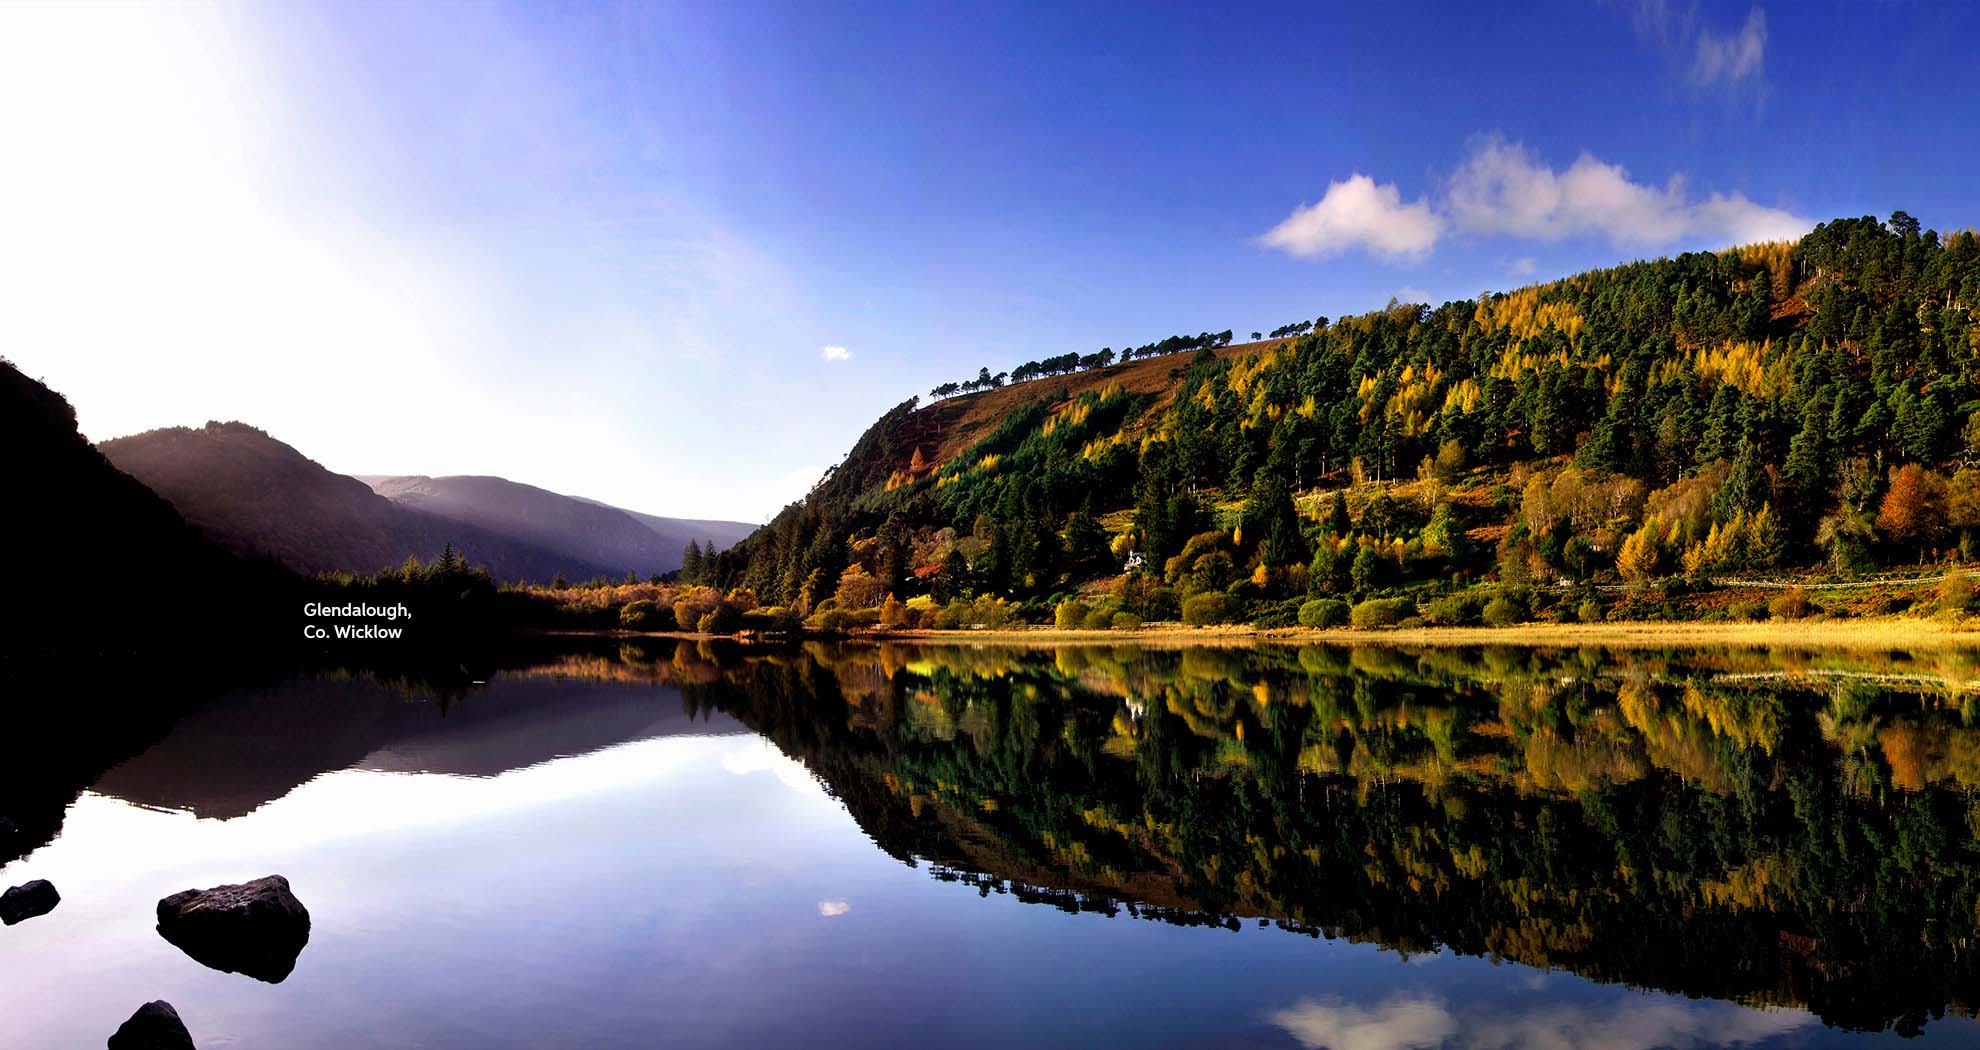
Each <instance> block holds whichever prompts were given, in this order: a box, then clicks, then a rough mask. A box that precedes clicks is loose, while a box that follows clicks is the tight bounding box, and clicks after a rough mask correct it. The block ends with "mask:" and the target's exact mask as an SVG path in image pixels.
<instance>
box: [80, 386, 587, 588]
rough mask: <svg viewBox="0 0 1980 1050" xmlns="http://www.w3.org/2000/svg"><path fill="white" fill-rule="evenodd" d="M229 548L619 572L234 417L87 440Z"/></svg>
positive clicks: (537, 570)
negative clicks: (391, 494) (378, 488)
mask: <svg viewBox="0 0 1980 1050" xmlns="http://www.w3.org/2000/svg"><path fill="white" fill-rule="evenodd" d="M98 447H99V448H100V449H101V451H102V453H103V455H104V456H105V457H107V458H108V459H109V460H110V462H112V463H114V464H116V465H117V467H118V468H119V469H121V470H124V471H126V472H127V473H129V474H130V475H131V476H133V477H135V478H137V479H138V480H139V481H142V482H143V483H144V484H145V485H147V486H149V487H150V488H151V489H152V490H153V491H155V492H157V493H158V494H159V495H161V496H163V497H165V499H167V500H169V501H170V502H171V504H172V506H174V507H176V508H177V509H178V511H179V512H180V513H181V514H183V515H184V516H185V518H186V520H187V521H189V522H191V523H192V524H193V525H194V526H196V527H198V528H199V530H200V531H201V532H203V533H205V534H206V535H207V536H210V537H212V538H213V539H214V540H215V541H217V542H219V543H220V544H222V545H223V546H225V547H227V548H228V549H230V550H233V551H236V552H239V553H243V554H256V555H265V556H268V557H272V558H275V559H277V560H279V561H281V562H282V563H283V564H285V565H288V566H290V567H291V568H294V569H296V570H298V571H301V572H312V573H314V572H353V573H369V572H376V571H378V570H380V569H386V568H392V567H396V566H397V565H399V564H400V563H401V562H403V561H405V560H406V559H407V558H408V557H416V558H419V559H421V560H422V561H427V560H431V559H433V558H434V557H436V556H437V555H438V554H439V553H440V552H441V550H442V549H443V548H444V547H445V546H446V545H447V544H449V543H451V544H453V545H454V547H455V549H456V550H457V551H459V552H460V553H461V554H462V555H463V556H464V557H466V558H467V559H468V560H469V561H470V562H474V563H477V564H482V565H486V566H487V567H488V569H489V571H490V573H492V574H493V575H494V576H495V577H497V578H498V579H506V580H523V579H527V580H548V579H550V578H551V577H553V576H556V575H559V574H563V575H566V576H570V577H574V578H584V577H589V576H594V575H601V574H608V573H609V574H613V575H618V574H622V573H624V572H625V568H623V567H622V568H613V567H612V566H610V565H606V564H603V563H600V562H595V561H591V560H589V559H587V558H584V557H582V556H578V555H574V554H571V553H568V552H564V551H559V550H555V549H550V548H546V547H542V546H539V545H536V544H532V543H530V542H528V541H526V540H523V539H519V538H516V537H512V536H508V535H504V534H502V533H499V532H496V531H493V530H490V529H487V528H483V527H480V526H477V525H473V524H470V523H465V522H460V521H456V520H453V519H450V518H446V517H441V516H438V515H434V514H428V513H424V512H422V511H419V510H416V509H413V508H409V507H402V506H399V505H398V504H395V503H393V502H392V501H390V500H388V499H386V498H385V497H383V496H380V495H378V494H377V493H375V492H373V491H372V490H371V489H370V487H369V486H367V485H365V484H364V483H363V482H361V481H359V480H357V479H356V478H352V477H347V476H345V475H342V474H337V473H334V472H332V471H330V470H327V469H325V468H324V467H323V466H322V465H321V464H318V463H317V462H316V461H314V460H312V459H309V458H308V457H307V456H304V455H303V454H302V453H301V452H298V451H296V450H295V449H294V448H291V447H290V446H288V445H286V444H283V443H282V442H280V441H277V440H276V439H274V438H272V437H270V436H269V435H268V434H267V433H266V432H264V431H261V430H258V429H256V428H254V427H251V426H248V425H247V424H245V423H208V424H207V425H206V426H204V427H201V428H198V429H192V428H189V427H169V428H166V429H162V430H152V431H147V432H145V433H143V434H134V435H131V436H130V437H122V438H116V439H113V440H110V441H105V442H103V443H102V444H101V445H99V446H98Z"/></svg>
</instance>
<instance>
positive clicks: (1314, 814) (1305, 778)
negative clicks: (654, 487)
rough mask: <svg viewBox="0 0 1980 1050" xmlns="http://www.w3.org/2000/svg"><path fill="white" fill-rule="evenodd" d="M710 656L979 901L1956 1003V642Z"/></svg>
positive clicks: (728, 681) (1879, 999)
mask: <svg viewBox="0 0 1980 1050" xmlns="http://www.w3.org/2000/svg"><path fill="white" fill-rule="evenodd" d="M685 652H686V651H685V650H677V651H675V652H673V653H670V654H667V655H665V657H664V658H662V657H660V656H659V655H656V656H655V657H654V658H653V659H652V660H650V661H648V662H646V663H642V662H640V661H638V660H633V661H630V662H628V663H627V664H626V668H627V670H628V671H629V672H631V673H639V670H638V669H639V668H641V667H646V668H650V669H652V670H653V671H654V672H655V673H661V672H662V669H665V671H666V672H667V673H671V672H672V670H674V669H677V668H679V667H680V666H681V664H682V661H683V655H684V653H685ZM708 655H709V654H707V653H705V652H697V653H694V654H692V657H693V658H695V659H699V658H703V657H707V656H708ZM690 662H692V661H690ZM707 662H708V663H710V664H711V665H713V666H715V667H720V668H721V669H722V670H721V673H720V675H719V677H718V676H713V675H712V674H711V672H710V671H708V670H706V669H703V670H698V671H696V672H695V677H696V679H697V682H698V684H695V685H691V686H688V687H686V688H687V695H688V696H689V698H690V701H691V702H697V701H698V702H701V703H705V704H709V705H711V706H715V707H718V708H721V709H724V710H728V711H731V712H732V713H734V714H736V715H737V716H738V717H740V718H741V719H742V720H743V721H745V722H746V723H748V724H749V725H751V726H752V727H753V728H756V729H757V730H759V731H761V732H764V733H766V734H767V735H769V736H770V737H771V738H772V739H774V740H776V741H777V742H778V743H779V744H780V745H781V746H783V747H785V748H786V749H787V750H789V751H791V752H792V753H794V754H798V755H801V756H803V757H804V759H805V761H806V762H807V764H808V765H810V766H811V768H812V769H814V770H815V771H817V772H819V773H821V774H822V775H823V776H824V777H825V779H826V781H827V782H828V783H829V784H830V785H831V786H832V788H833V790H834V791H835V792H836V793H837V794H838V795H839V796H840V797H841V798H843V799H844V800H845V801H846V803H847V805H848V806H849V807H850V808H851V811H852V812H853V814H854V816H855V817H856V819H858V820H860V822H861V823H862V825H863V826H864V827H865V828H866V829H867V831H868V832H869V833H871V834H872V835H873V836H874V837H875V839H876V840H877V841H879V842H880V844H881V845H882V846H883V847H885V848H887V849H888V850H889V851H890V852H893V853H894V854H895V855H897V856H901V857H919V858H925V859H928V860H931V861H934V862H935V863H936V865H937V867H936V874H937V876H938V877H939V878H944V879H951V880H957V881H968V882H972V883H975V884H977V885H979V886H980V887H982V888H984V889H985V891H986V892H988V891H991V890H994V891H997V892H1009V893H1014V894H1017V895H1019V896H1022V897H1024V898H1026V899H1031V900H1036V901H1040V902H1044V903H1050V904H1053V905H1055V906H1058V907H1061V908H1064V909H1068V910H1098V911H1108V912H1112V911H1117V910H1125V911H1128V912H1131V913H1133V914H1137V915H1147V916H1153V917H1159V918H1163V919H1166V920H1169V921H1173V922H1182V923H1201V924H1223V925H1233V924H1235V922H1236V921H1237V920H1239V919H1249V918H1262V919H1267V920H1271V921H1273V922H1275V923H1277V924H1279V925H1281V926H1283V927H1285V928H1288V929H1293V930H1298V931H1303V932H1308V933H1313V934H1324V935H1327V936H1330V937H1346V938H1349V939H1353V940H1370V941H1375V942H1378V943H1381V944H1383V945H1386V946H1390V947H1393V948H1398V949H1401V950H1404V951H1409V952H1421V951H1429V950H1432V949H1436V948H1439V947H1449V948H1454V949H1456V950H1458V951H1460V952H1465V953H1472V954H1479V955H1484V956H1488V957H1491V958H1503V959H1511V960H1514V961H1518V962H1521V963H1525V964H1528V965H1531V966H1535V967H1540V968H1543V969H1546V968H1565V969H1569V970H1572V971H1574V972H1576V973H1578V974H1582V975H1585V976H1589V977H1594V978H1598V979H1602V980H1617V981H1623V982H1627V983H1630V984H1633V985H1638V986H1642V987H1649V988H1658V989H1666V990H1671V991H1678V992H1684V993H1687V994H1694V995H1706V996H1711V997H1715V998H1721V999H1731V1000H1735V1001H1738V1002H1742V1003H1749V1004H1771V1005H1787V1006H1797V1007H1805V1008H1806V1009H1808V1010H1811V1011H1813V1013H1814V1014H1815V1015H1817V1016H1819V1017H1820V1018H1821V1019H1822V1020H1823V1021H1825V1022H1827V1023H1829V1024H1832V1025H1840V1026H1845V1027H1852V1028H1863V1029H1883V1028H1887V1027H1895V1028H1896V1029H1897V1030H1898V1031H1900V1032H1915V1031H1917V1030H1918V1029H1919V1028H1920V1027H1921V1026H1922V1025H1923V1024H1924V1022H1925V1021H1926V1020H1928V1019H1929V1018H1932V1017H1935V1016H1939V1015H1940V1014H1941V1013H1942V1012H1943V1011H1944V1010H1945V1009H1946V1008H1948V1007H1951V1008H1952V1009H1954V1010H1955V1011H1957V1012H1959V1013H1963V1014H1967V1013H1971V1010H1972V1002H1973V1000H1972V995H1973V990H1974V988H1975V987H1976V984H1975V979H1976V978H1977V977H1980V973H1977V972H1976V967H1975V962H1974V958H1973V954H1972V952H1971V950H1970V948H1971V931H1972V930H1973V928H1974V924H1975V920H1976V917H1980V877H1977V876H1980V868H1976V861H1980V855H1977V854H1976V850H1975V847H1974V831H1975V829H1976V827H1980V801H1977V800H1976V797H1975V795H1974V794H1973V789H1974V788H1975V787H1976V786H1980V732H1976V730H1975V727H1974V725H1973V716H1974V713H1975V706H1974V700H1975V695H1976V694H1975V693H1974V692H1973V691H1972V690H1973V685H1974V680H1975V674H1974V667H1975V665H1974V663H1973V659H1972V656H1971V654H1966V653H1957V652H1955V653H1940V654H1933V655H1929V656H1921V657H1915V658H1914V657H1911V656H1908V655H1904V654H1882V655H1874V656H1867V657H1866V656H1863V655H1844V654H1822V653H1808V652H1796V651H1756V652H1696V651H1691V652H1671V653H1664V652H1608V651H1602V650H1565V651H1546V650H1533V649H1470V650H1450V649H1444V650H1406V649H1388V648H1370V647H1361V648H1352V649H1340V648H1326V647H1316V648H1303V649H1291V648H1261V649H1251V648H1230V649H1217V648H1185V649H1180V650H1168V651H1163V650H1139V649H1131V648H1112V647H1082V648H1061V649H1057V650H1048V651H1024V650H1012V649H996V648H968V647H944V646H936V647H920V648H918V647H913V646H882V647H873V648H852V649H832V648H825V647H812V648H810V649H808V650H806V651H805V652H803V653H802V654H801V655H792V656H784V657H779V658H772V659H762V660H742V661H740V662H733V663H731V662H724V661H722V660H720V659H714V660H709V661H707Z"/></svg>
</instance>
